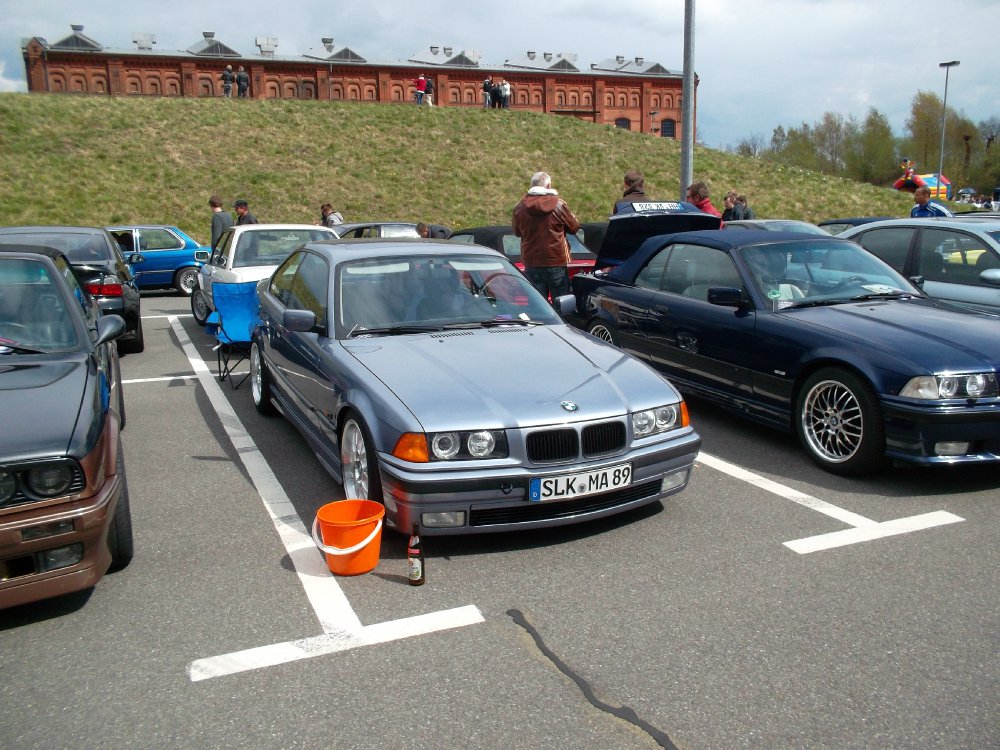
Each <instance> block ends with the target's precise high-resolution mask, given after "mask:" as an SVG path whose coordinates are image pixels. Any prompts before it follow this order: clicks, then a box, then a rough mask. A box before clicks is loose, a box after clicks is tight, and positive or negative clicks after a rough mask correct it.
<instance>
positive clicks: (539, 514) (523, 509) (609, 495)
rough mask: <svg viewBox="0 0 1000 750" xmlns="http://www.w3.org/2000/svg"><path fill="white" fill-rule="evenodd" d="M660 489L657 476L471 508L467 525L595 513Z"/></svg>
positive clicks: (512, 522)
mask: <svg viewBox="0 0 1000 750" xmlns="http://www.w3.org/2000/svg"><path fill="white" fill-rule="evenodd" d="M659 491H660V480H659V479H654V480H653V481H651V482H643V483H642V484H633V485H632V486H631V487H625V488H623V489H620V490H614V491H612V492H606V493H604V494H601V495H593V496H591V497H587V498H583V499H581V500H571V501H568V502H561V503H525V504H524V505H516V506H512V507H507V508H481V509H476V508H473V509H472V511H471V512H470V513H469V526H498V525H502V524H516V523H532V522H534V521H548V520H552V519H559V518H572V517H574V516H580V515H585V514H587V513H597V512H599V511H602V510H608V509H610V508H617V507H618V506H620V505H627V504H629V503H632V502H635V501H636V500H642V499H644V498H650V497H655V496H656V495H657V494H658V493H659Z"/></svg>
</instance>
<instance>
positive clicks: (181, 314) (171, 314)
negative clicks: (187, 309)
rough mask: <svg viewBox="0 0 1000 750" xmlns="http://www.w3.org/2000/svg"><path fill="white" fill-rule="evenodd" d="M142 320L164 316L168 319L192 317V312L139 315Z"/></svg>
mask: <svg viewBox="0 0 1000 750" xmlns="http://www.w3.org/2000/svg"><path fill="white" fill-rule="evenodd" d="M139 317H141V318H142V319H143V320H154V319H155V318H166V319H167V320H170V319H171V318H193V317H194V314H193V313H168V314H166V315H140V316H139Z"/></svg>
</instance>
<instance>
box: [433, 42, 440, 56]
mask: <svg viewBox="0 0 1000 750" xmlns="http://www.w3.org/2000/svg"><path fill="white" fill-rule="evenodd" d="M440 51H441V48H440V47H437V46H435V45H433V44H432V45H431V54H432V55H436V54H437V53H438V52H440Z"/></svg>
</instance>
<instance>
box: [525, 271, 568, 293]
mask: <svg viewBox="0 0 1000 750" xmlns="http://www.w3.org/2000/svg"><path fill="white" fill-rule="evenodd" d="M524 275H525V277H526V278H527V279H528V281H530V282H531V285H532V286H533V287H535V289H537V290H538V292H539V293H540V294H541V295H542V296H543V297H544V296H551V297H552V301H553V302H555V300H556V297H559V296H562V295H564V294H570V293H571V291H570V287H569V271H568V270H567V269H566V266H552V267H540V266H534V267H532V268H527V267H526V268H525V269H524Z"/></svg>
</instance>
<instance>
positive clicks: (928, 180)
mask: <svg viewBox="0 0 1000 750" xmlns="http://www.w3.org/2000/svg"><path fill="white" fill-rule="evenodd" d="M915 167H916V164H915V163H914V162H913V161H912V160H910V159H903V161H901V162H900V163H899V168H900V169H902V170H903V176H902V177H900V178H899V179H898V180H896V181H895V182H894V183H892V186H893V187H894V188H896V190H902V191H904V192H907V193H912V192H913V191H914V190H916V189H917V188H918V187H927V188H930V190H931V198H937V199H938V200H940V199H942V198H943V199H945V200H951V181H950V180H949V179H948V178H947V177H945V176H944V175H938V174H917V170H916V169H915ZM939 177H940V179H938V178H939Z"/></svg>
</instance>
